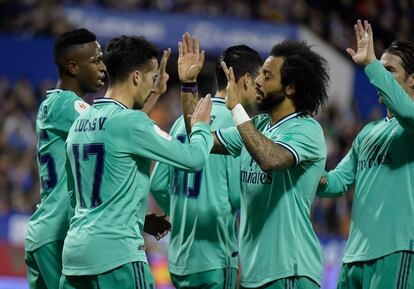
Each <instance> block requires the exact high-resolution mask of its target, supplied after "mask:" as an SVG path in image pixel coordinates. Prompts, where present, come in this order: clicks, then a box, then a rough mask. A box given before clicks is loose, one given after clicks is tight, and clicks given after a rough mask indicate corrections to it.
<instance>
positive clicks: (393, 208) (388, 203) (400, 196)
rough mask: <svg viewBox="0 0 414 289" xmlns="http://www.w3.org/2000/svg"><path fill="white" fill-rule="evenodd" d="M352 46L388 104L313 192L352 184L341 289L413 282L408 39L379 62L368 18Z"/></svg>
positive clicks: (413, 63) (384, 288)
mask: <svg viewBox="0 0 414 289" xmlns="http://www.w3.org/2000/svg"><path fill="white" fill-rule="evenodd" d="M354 29H355V35H356V40H357V47H358V49H357V51H356V52H355V51H354V50H353V49H351V48H348V49H347V52H348V53H349V54H350V55H351V56H352V59H353V60H354V62H355V63H357V64H358V65H361V66H364V67H365V74H366V75H367V76H368V78H369V79H370V81H371V83H372V85H374V87H375V88H376V90H377V92H378V94H379V97H380V98H379V100H380V103H383V104H385V105H386V107H387V116H386V117H385V118H384V119H381V120H378V121H373V122H370V123H369V124H367V125H366V126H365V127H364V128H363V129H362V131H361V132H360V133H359V134H358V136H357V137H356V139H355V140H354V142H353V144H352V148H351V150H350V151H349V152H348V154H347V155H346V156H345V157H344V159H343V160H342V161H341V162H340V163H339V164H338V166H337V167H336V168H335V169H334V170H333V171H330V172H329V173H327V174H326V175H325V177H324V178H323V179H322V180H321V186H320V188H319V190H318V195H319V196H325V197H336V196H340V195H342V194H344V193H345V192H346V191H347V189H348V188H349V187H350V186H351V185H352V184H355V195H354V200H353V204H352V218H351V228H350V233H349V238H348V242H347V246H346V250H345V256H344V259H343V265H342V269H341V273H340V276H339V280H338V288H340V289H365V288H370V289H388V288H396V289H402V288H404V289H405V288H407V289H408V288H414V260H412V258H413V251H414V225H413V220H414V146H413V144H414V45H413V44H412V43H409V42H404V41H395V42H393V43H392V44H391V46H390V47H388V48H387V49H386V50H385V51H384V53H383V54H382V56H381V61H378V60H377V58H376V56H375V52H374V45H373V34H372V30H371V25H370V24H369V23H368V21H365V22H364V26H363V25H362V23H361V21H360V20H358V21H357V23H356V25H355V26H354Z"/></svg>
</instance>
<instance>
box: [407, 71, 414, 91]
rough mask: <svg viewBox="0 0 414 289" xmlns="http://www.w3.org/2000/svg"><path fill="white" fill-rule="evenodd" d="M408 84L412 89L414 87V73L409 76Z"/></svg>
mask: <svg viewBox="0 0 414 289" xmlns="http://www.w3.org/2000/svg"><path fill="white" fill-rule="evenodd" d="M407 82H408V86H409V87H410V88H411V89H414V73H411V74H410V75H409V76H408V81H407Z"/></svg>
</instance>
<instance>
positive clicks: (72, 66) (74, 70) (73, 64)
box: [66, 60, 79, 76]
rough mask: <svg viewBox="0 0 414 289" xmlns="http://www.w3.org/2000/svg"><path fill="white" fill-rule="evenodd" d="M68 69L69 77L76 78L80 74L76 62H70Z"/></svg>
mask: <svg viewBox="0 0 414 289" xmlns="http://www.w3.org/2000/svg"><path fill="white" fill-rule="evenodd" d="M66 67H67V70H68V73H69V75H72V76H76V75H78V74H79V66H78V64H77V63H76V62H75V61H72V60H71V61H68V62H67V64H66Z"/></svg>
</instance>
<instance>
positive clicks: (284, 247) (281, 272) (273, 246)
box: [220, 113, 326, 288]
mask: <svg viewBox="0 0 414 289" xmlns="http://www.w3.org/2000/svg"><path fill="white" fill-rule="evenodd" d="M253 123H254V124H255V126H256V128H257V129H258V131H259V132H260V133H262V134H263V135H264V136H266V137H267V138H269V139H270V140H272V141H273V142H275V143H277V144H279V145H281V146H283V147H284V148H286V149H288V150H289V151H290V152H291V153H292V155H293V156H294V157H295V159H296V164H295V165H294V166H293V167H290V168H287V169H284V170H278V171H273V172H264V171H262V170H261V169H260V167H259V166H258V165H257V163H256V162H255V161H254V160H253V159H252V157H251V156H250V154H249V152H248V151H247V150H246V148H245V147H243V148H242V150H241V155H240V156H241V187H242V195H241V220H240V238H239V252H240V264H241V285H242V286H243V287H247V288H256V287H260V286H262V285H264V284H267V283H269V282H271V281H274V280H277V279H280V278H287V277H290V276H306V277H309V278H310V279H312V280H314V281H315V282H316V283H318V284H320V283H321V277H322V256H321V249H320V245H319V242H318V239H317V237H316V235H315V233H314V231H313V228H312V224H311V221H310V217H309V216H310V208H311V204H312V201H313V199H314V197H315V192H316V189H317V185H318V183H319V180H320V178H321V176H322V174H323V172H324V166H325V161H326V145H325V140H324V137H323V131H322V129H321V127H320V125H319V124H318V123H317V122H316V121H315V120H314V119H313V118H311V117H309V116H307V115H304V114H301V113H294V114H291V115H288V116H286V117H285V118H283V119H281V120H280V121H278V122H276V123H274V124H271V119H270V116H269V115H259V116H258V117H257V118H254V119H253ZM220 133H221V136H222V138H223V140H224V142H226V143H227V144H228V145H227V146H226V145H225V146H226V147H229V146H230V145H229V143H230V144H231V143H232V142H231V141H230V137H228V136H229V135H228V133H227V132H226V131H225V130H221V131H220ZM233 138H234V137H233ZM229 151H231V150H229Z"/></svg>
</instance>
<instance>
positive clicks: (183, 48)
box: [178, 32, 204, 136]
mask: <svg viewBox="0 0 414 289" xmlns="http://www.w3.org/2000/svg"><path fill="white" fill-rule="evenodd" d="M203 64H204V51H201V52H200V47H199V43H198V39H197V37H195V36H193V37H191V35H190V34H189V33H188V32H186V33H184V35H183V38H182V41H180V42H178V77H179V79H180V82H181V105H182V108H183V116H184V122H185V127H186V130H187V135H188V136H189V135H190V132H191V115H192V114H193V113H194V109H195V107H196V105H197V103H198V87H197V76H198V74H199V73H200V71H201V69H202V68H203Z"/></svg>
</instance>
